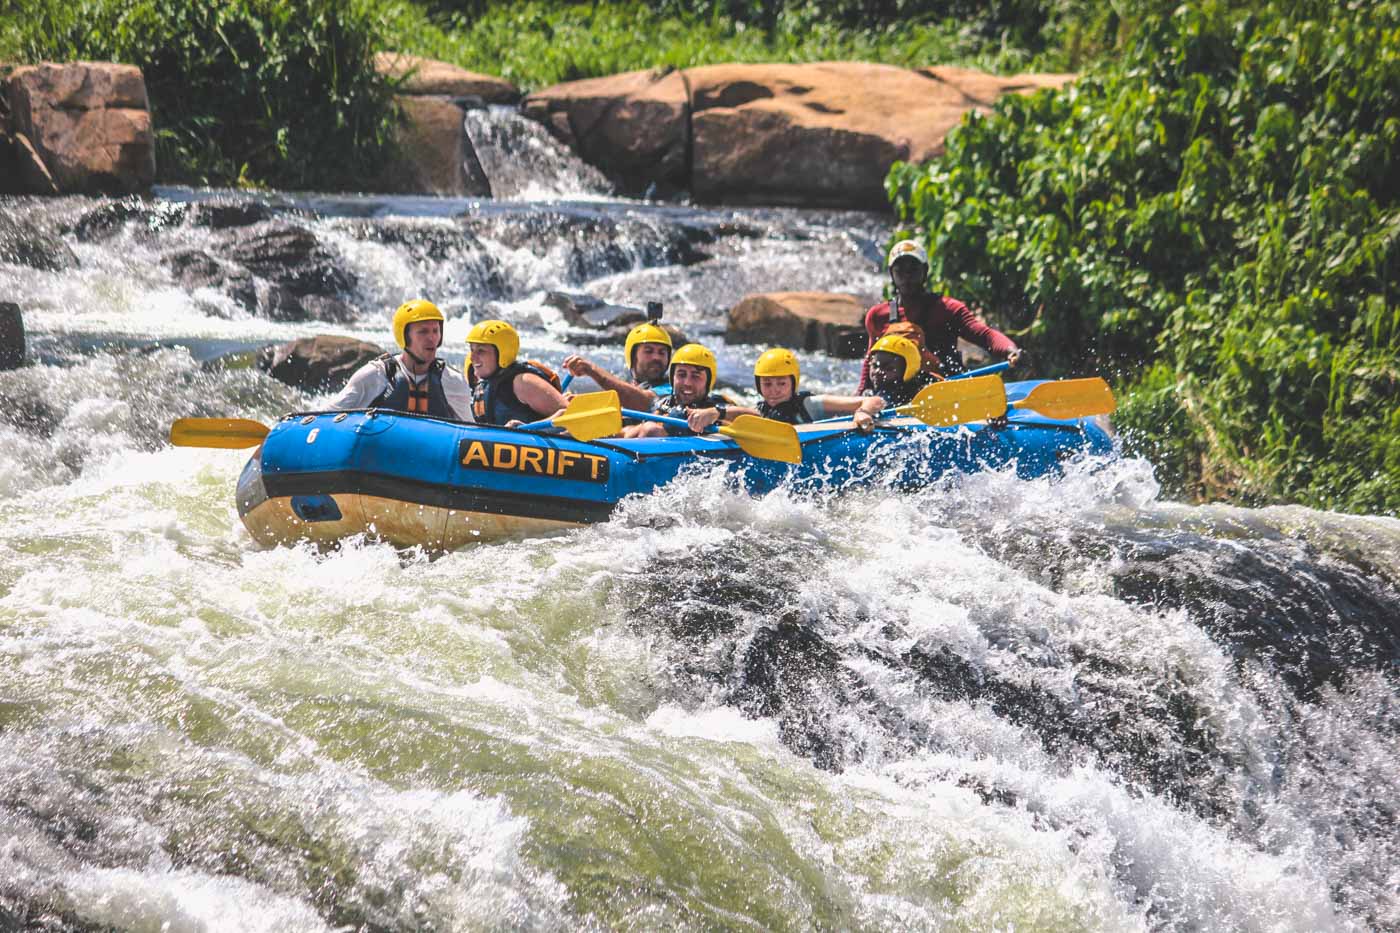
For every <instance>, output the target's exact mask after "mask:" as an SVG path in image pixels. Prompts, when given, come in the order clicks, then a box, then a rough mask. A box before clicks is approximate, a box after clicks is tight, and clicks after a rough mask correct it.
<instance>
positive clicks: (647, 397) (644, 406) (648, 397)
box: [564, 356, 656, 411]
mask: <svg viewBox="0 0 1400 933" xmlns="http://www.w3.org/2000/svg"><path fill="white" fill-rule="evenodd" d="M564 368H565V369H567V370H568V371H569V372H571V373H573V374H574V375H575V376H587V377H588V378H589V379H592V380H593V381H594V382H596V383H598V387H599V388H601V389H602V390H603V391H605V392H606V391H607V390H609V389H612V390H613V391H615V392H616V393H617V400H618V401H619V402H621V403H622V407H623V408H633V409H637V410H639V411H651V406H652V403H653V402H655V401H656V393H655V392H653V391H651V390H650V389H644V388H642V387H641V386H639V385H634V384H632V383H630V382H627V381H626V380H624V379H620V378H618V377H617V376H614V375H613V374H612V373H610V372H608V371H607V370H606V369H603V368H602V367H601V366H599V365H598V364H597V363H594V362H593V361H592V360H589V359H585V358H584V357H581V356H570V357H568V358H567V359H565V360H564Z"/></svg>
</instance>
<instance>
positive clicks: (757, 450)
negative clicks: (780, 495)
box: [719, 415, 802, 463]
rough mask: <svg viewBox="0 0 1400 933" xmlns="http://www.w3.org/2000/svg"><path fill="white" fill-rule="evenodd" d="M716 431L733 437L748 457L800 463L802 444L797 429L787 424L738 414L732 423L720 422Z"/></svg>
mask: <svg viewBox="0 0 1400 933" xmlns="http://www.w3.org/2000/svg"><path fill="white" fill-rule="evenodd" d="M719 433H721V434H723V435H725V436H726V437H732V438H734V440H735V441H736V442H737V443H738V445H739V449H740V450H742V451H743V452H744V453H746V454H748V455H749V456H750V457H757V458H759V459H760V460H781V461H782V462H784V463H801V462H802V445H801V444H800V443H799V442H798V440H797V429H796V428H794V427H793V426H792V425H790V424H785V423H783V422H781V421H774V420H772V419H771V418H760V417H758V416H757V415H740V416H739V417H737V418H735V419H734V423H733V424H723V425H720V428H719Z"/></svg>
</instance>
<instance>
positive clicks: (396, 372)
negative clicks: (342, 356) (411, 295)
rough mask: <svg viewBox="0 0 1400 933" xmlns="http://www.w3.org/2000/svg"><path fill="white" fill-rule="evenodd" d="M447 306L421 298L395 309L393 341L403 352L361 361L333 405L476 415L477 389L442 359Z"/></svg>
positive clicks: (337, 407)
mask: <svg viewBox="0 0 1400 933" xmlns="http://www.w3.org/2000/svg"><path fill="white" fill-rule="evenodd" d="M445 320H446V319H445V318H444V317H443V315H442V311H440V310H438V306H437V305H435V304H433V303H432V302H431V301H425V300H424V299H422V298H417V299H414V300H413V301H407V302H404V303H403V304H401V305H399V308H398V310H397V311H395V312H394V342H395V343H397V344H398V345H399V350H401V351H402V352H401V353H399V354H398V355H394V354H391V353H386V354H384V355H383V356H381V357H378V358H376V359H373V360H370V361H369V362H368V363H366V364H365V365H363V366H361V367H360V368H359V369H357V370H356V371H355V373H354V374H353V375H352V376H351V377H350V381H349V382H347V383H346V384H345V388H344V389H342V390H341V392H340V394H339V395H337V396H336V397H335V398H334V399H333V400H332V401H331V403H330V407H331V408H332V409H335V410H338V411H350V410H352V409H359V408H389V409H392V410H394V411H407V412H413V413H414V414H420V415H432V416H434V417H437V418H454V419H456V420H458V421H470V420H472V390H471V387H470V386H468V385H467V382H466V380H465V379H463V378H462V377H461V376H460V375H459V374H458V373H457V371H456V370H455V369H448V368H447V366H446V364H445V363H444V362H443V361H442V360H440V359H438V355H437V351H438V348H439V347H441V346H442V327H443V324H444V323H445Z"/></svg>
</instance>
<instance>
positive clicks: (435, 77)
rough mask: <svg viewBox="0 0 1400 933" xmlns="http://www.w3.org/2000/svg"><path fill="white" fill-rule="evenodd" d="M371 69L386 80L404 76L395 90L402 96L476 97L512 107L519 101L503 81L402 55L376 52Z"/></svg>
mask: <svg viewBox="0 0 1400 933" xmlns="http://www.w3.org/2000/svg"><path fill="white" fill-rule="evenodd" d="M374 67H375V69H376V70H377V71H378V72H379V73H380V74H381V75H384V76H385V77H388V78H401V77H404V76H405V75H407V79H406V80H405V81H404V83H403V85H402V86H401V87H400V88H399V89H398V93H400V94H404V95H411V96H425V95H430V96H442V97H477V98H480V99H481V100H482V101H483V102H485V103H488V104H513V103H515V102H516V101H518V100H519V99H520V91H519V89H517V88H516V86H515V85H513V84H511V83H510V82H509V81H507V80H505V79H504V78H498V77H496V76H495V75H484V74H478V73H477V72H475V71H467V70H466V69H465V68H458V67H457V66H456V65H450V64H448V63H447V62H439V61H434V60H433V59H430V58H419V57H418V56H416V55H408V54H405V53H403V52H379V53H378V54H376V55H375V56H374Z"/></svg>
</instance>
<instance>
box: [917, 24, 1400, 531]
mask: <svg viewBox="0 0 1400 933" xmlns="http://www.w3.org/2000/svg"><path fill="white" fill-rule="evenodd" d="M1255 7H1256V8H1254V9H1244V10H1240V9H1235V8H1232V7H1230V6H1229V5H1227V4H1224V3H1219V2H1212V0H1188V2H1187V3H1186V4H1184V5H1183V6H1181V7H1179V8H1176V9H1174V10H1166V9H1162V10H1158V11H1152V10H1149V11H1148V12H1147V14H1146V15H1145V16H1144V17H1143V19H1142V21H1141V23H1140V24H1139V26H1138V27H1137V29H1136V30H1135V32H1134V33H1133V36H1132V38H1131V41H1130V42H1129V43H1128V44H1127V45H1126V47H1125V48H1124V50H1123V52H1122V54H1121V55H1119V56H1115V57H1114V58H1112V59H1111V60H1105V61H1104V62H1102V63H1101V64H1100V65H1099V66H1097V67H1095V68H1094V69H1092V70H1091V71H1090V73H1088V74H1087V75H1085V76H1084V77H1083V78H1082V79H1081V80H1079V81H1078V82H1076V83H1075V84H1074V85H1072V86H1071V87H1069V88H1067V89H1066V90H1064V91H1061V92H1053V93H1052V92H1043V93H1041V94H1038V95H1036V96H1034V97H1029V98H1023V97H1016V98H1009V99H1007V100H1004V101H1003V102H1002V103H1001V104H999V105H998V107H997V108H996V111H995V112H994V113H993V114H992V115H991V116H989V117H986V118H981V117H977V116H972V117H970V118H969V119H968V120H966V121H965V122H964V124H963V125H962V126H961V127H960V128H959V129H958V131H956V132H955V133H954V134H953V135H952V136H951V137H950V139H949V143H948V149H947V155H946V157H945V158H944V159H943V161H941V162H939V163H936V164H931V165H926V166H913V165H898V166H896V167H895V168H894V169H893V170H892V171H891V174H890V178H889V190H890V195H891V199H892V201H893V203H894V205H895V207H896V210H897V211H898V212H899V214H900V216H901V218H902V219H903V222H905V223H906V224H907V225H909V226H910V227H911V228H912V227H919V228H922V231H923V235H924V236H925V238H926V239H927V241H928V243H929V245H930V247H931V252H932V254H933V256H934V260H933V264H934V268H933V270H932V273H933V276H934V278H935V279H936V280H937V281H938V282H939V283H941V285H942V286H943V287H946V288H947V289H948V290H949V291H951V292H952V293H954V294H958V295H961V296H964V297H967V298H971V299H972V300H974V301H976V302H978V303H979V304H981V305H982V306H983V307H985V308H987V309H989V310H990V311H991V312H992V313H993V314H994V315H997V316H999V317H1000V319H1001V320H1004V321H1006V322H1008V323H1009V325H1010V327H1011V328H1012V329H1013V330H1014V331H1015V332H1017V334H1018V336H1019V337H1020V339H1021V340H1023V341H1024V342H1026V343H1027V344H1028V345H1029V346H1031V347H1032V348H1033V350H1034V351H1035V352H1036V354H1037V356H1038V358H1039V359H1040V360H1041V362H1042V364H1043V365H1044V366H1045V367H1046V368H1047V370H1049V371H1050V372H1053V373H1065V372H1077V371H1083V370H1086V369H1101V370H1104V371H1107V372H1108V373H1109V374H1111V375H1113V376H1115V377H1116V378H1117V380H1118V383H1119V387H1120V390H1121V391H1120V394H1122V395H1123V396H1125V398H1124V407H1123V411H1122V412H1121V414H1120V418H1119V420H1120V423H1122V424H1123V425H1124V426H1126V427H1127V428H1130V429H1131V432H1130V436H1131V437H1132V438H1134V439H1135V440H1134V442H1135V443H1137V444H1139V445H1141V449H1144V450H1147V451H1148V452H1149V453H1152V452H1156V453H1158V454H1159V455H1162V456H1163V458H1164V460H1165V463H1164V466H1165V470H1164V473H1165V475H1166V478H1167V479H1168V480H1169V482H1170V483H1171V484H1172V488H1173V489H1174V490H1175V491H1177V492H1186V493H1195V494H1197V495H1204V496H1209V497H1215V496H1233V497H1239V498H1241V499H1243V500H1244V501H1256V502H1257V501H1279V500H1293V499H1296V500H1301V501H1304V502H1308V503H1311V504H1315V505H1319V506H1324V507H1335V508H1346V509H1354V510H1361V511H1389V512H1395V511H1397V510H1400V411H1397V406H1396V399H1397V398H1400V303H1398V302H1400V3H1396V2H1394V0H1387V2H1372V3H1365V2H1354V3H1351V4H1348V5H1343V6H1334V5H1332V4H1324V3H1314V2H1302V0H1297V2H1278V3H1269V4H1264V5H1255Z"/></svg>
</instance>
